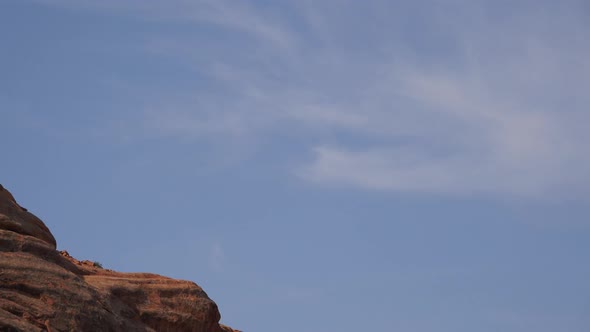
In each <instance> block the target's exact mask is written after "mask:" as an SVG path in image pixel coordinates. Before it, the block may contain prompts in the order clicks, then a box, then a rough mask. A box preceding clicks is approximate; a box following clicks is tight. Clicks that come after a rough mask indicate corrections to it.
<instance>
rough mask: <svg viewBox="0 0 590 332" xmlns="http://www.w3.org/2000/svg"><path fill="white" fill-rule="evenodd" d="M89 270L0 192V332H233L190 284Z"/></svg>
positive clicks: (90, 266) (89, 264) (91, 267)
mask: <svg viewBox="0 0 590 332" xmlns="http://www.w3.org/2000/svg"><path fill="white" fill-rule="evenodd" d="M95 265H96V264H95V263H92V262H90V261H78V260H76V259H75V258H73V257H72V256H70V255H69V253H67V252H66V251H61V252H59V251H57V250H56V241H55V238H54V237H53V235H52V234H51V232H50V231H49V229H48V228H47V227H46V226H45V224H44V223H43V222H42V221H41V220H40V219H39V218H37V217H35V216H34V215H33V214H31V213H30V212H28V211H27V210H26V209H25V208H23V207H21V206H20V205H19V204H18V203H17V202H16V200H15V199H14V197H12V195H11V194H10V192H8V190H6V189H4V188H3V187H2V186H1V185H0V331H27V332H28V331H48V332H57V331H158V332H165V331H170V332H172V331H192V332H238V331H236V330H233V329H231V328H229V327H227V326H224V325H221V324H219V319H220V314H219V311H218V309H217V305H216V304H215V302H213V301H212V300H211V299H209V297H208V296H207V294H206V293H205V292H204V291H203V290H202V289H201V287H199V286H198V285H197V284H195V283H193V282H190V281H183V280H175V279H171V278H167V277H163V276H159V275H155V274H149V273H120V272H115V271H111V270H106V269H103V268H101V267H100V266H95Z"/></svg>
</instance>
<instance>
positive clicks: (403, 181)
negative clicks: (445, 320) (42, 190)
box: [38, 0, 590, 195]
mask: <svg viewBox="0 0 590 332" xmlns="http://www.w3.org/2000/svg"><path fill="white" fill-rule="evenodd" d="M38 1H43V0H38ZM45 2H46V3H53V4H61V5H64V6H74V7H85V8H95V9H96V8H98V9H101V10H109V11H115V10H117V11H125V12H127V13H133V14H134V15H144V16H146V17H149V18H152V19H160V20H183V21H189V22H194V23H195V24H209V25H211V26H213V27H216V28H220V29H224V30H228V31H233V32H235V33H237V34H240V35H247V36H250V37H252V38H253V40H252V44H247V45H246V46H244V45H242V44H234V43H231V42H228V43H223V42H222V41H217V42H218V43H222V44H223V47H217V46H218V45H217V44H215V45H212V46H210V47H209V48H203V47H201V45H200V44H199V43H198V42H195V41H194V40H191V37H190V36H188V37H187V36H186V35H182V36H172V35H171V36H168V35H166V36H154V40H153V41H152V42H151V43H150V44H149V45H147V46H146V51H147V52H159V54H162V55H164V56H168V57H173V58H174V59H175V60H176V61H177V62H179V63H182V64H183V65H185V66H186V68H187V69H188V70H191V71H194V72H195V73H198V74H199V75H202V76H203V77H206V78H207V79H208V80H210V81H211V82H212V83H213V84H215V86H216V91H215V92H211V91H203V90H195V91H186V92H185V93H184V95H183V94H180V95H179V94H174V95H162V96H158V97H157V101H156V102H150V106H149V107H146V109H147V110H146V112H145V113H144V114H143V115H142V116H143V117H144V119H143V120H142V123H144V124H145V127H146V128H147V129H149V131H150V132H152V133H156V134H158V135H172V136H179V137H189V138H192V139H199V138H203V137H215V138H216V139H217V140H227V139H231V140H235V139H236V138H238V140H240V141H247V142H252V144H257V143H256V142H258V141H261V140H272V139H273V137H274V136H273V135H274V134H275V133H277V132H281V133H283V132H289V133H291V134H292V135H294V136H297V135H301V136H302V137H303V136H304V137H305V142H306V143H305V144H308V145H306V148H307V149H309V152H310V156H311V162H309V163H307V164H305V161H303V160H302V161H301V164H300V165H299V166H300V167H298V168H297V170H296V171H295V174H296V175H297V176H299V177H300V178H302V179H305V180H308V181H312V182H314V183H323V184H340V185H342V184H344V185H348V186H354V187H361V188H365V189H379V190H395V191H402V192H404V191H414V192H437V193H458V194H466V193H477V192H479V193H493V194H517V195H543V194H544V193H549V192H555V191H556V190H563V189H564V188H568V189H571V188H574V187H576V188H578V189H580V188H581V189H583V190H587V189H588V187H590V174H589V172H588V169H590V168H589V166H590V157H588V156H587V153H585V152H584V151H585V150H586V148H585V143H584V142H585V141H587V140H589V139H590V134H588V133H587V130H586V129H585V126H584V124H585V123H587V122H588V120H590V115H589V114H588V111H587V105H588V104H589V103H590V97H589V96H588V94H587V93H586V91H585V90H586V88H587V86H589V85H590V60H588V59H590V47H589V46H588V43H586V36H587V33H588V31H589V30H590V28H589V26H588V23H587V22H586V20H584V15H583V14H581V13H580V10H581V9H580V8H578V6H579V4H576V3H574V2H572V3H569V4H568V5H564V4H557V3H551V2H541V3H538V4H536V5H534V6H530V7H527V6H523V7H518V8H514V10H512V11H510V12H502V11H498V9H497V8H492V7H489V6H487V5H486V4H485V3H484V2H472V3H470V4H469V5H465V4H464V3H463V4H461V5H459V2H449V3H446V4H444V5H443V4H436V5H434V4H433V5H432V6H427V7H424V6H422V7H421V8H422V9H425V8H426V9H427V10H421V11H419V12H417V11H416V10H415V8H413V7H412V8H406V7H404V6H401V5H399V4H391V3H386V2H380V1H375V2H369V3H366V4H363V5H359V4H358V3H354V2H348V3H346V4H344V3H336V2H331V1H328V2H322V3H321V4H320V3H316V2H309V1H302V2H297V3H289V4H288V5H286V6H287V7H284V8H282V10H281V5H277V6H276V7H273V9H272V10H271V9H269V8H268V7H267V8H262V7H260V6H257V5H255V4H254V3H253V2H230V1H181V0H177V1H173V2H166V3H162V2H158V1H129V2H118V1H100V2H94V1H68V0H56V1H45ZM282 5H285V4H282ZM409 7H411V6H409ZM578 9H580V10H578ZM414 14H416V15H417V16H416V17H417V20H416V22H413V21H408V20H407V19H405V17H408V15H410V16H411V15H414ZM418 14H419V15H418ZM294 22H296V23H297V24H294ZM244 47H245V48H244ZM351 136H354V138H355V139H352V140H351V139H350V137H351ZM253 137H255V139H252V138H253ZM310 142H311V143H310ZM302 144H303V143H302ZM308 160H309V159H308Z"/></svg>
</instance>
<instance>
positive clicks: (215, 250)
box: [209, 242, 225, 272]
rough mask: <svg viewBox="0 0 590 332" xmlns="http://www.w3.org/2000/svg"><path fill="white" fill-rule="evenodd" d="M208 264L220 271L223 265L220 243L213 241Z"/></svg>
mask: <svg viewBox="0 0 590 332" xmlns="http://www.w3.org/2000/svg"><path fill="white" fill-rule="evenodd" d="M209 266H210V268H211V269H212V270H214V271H217V272H221V271H222V270H223V268H224V266H225V252H224V250H223V247H222V246H221V243H219V242H214V243H213V244H212V245H211V249H210V252H209Z"/></svg>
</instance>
